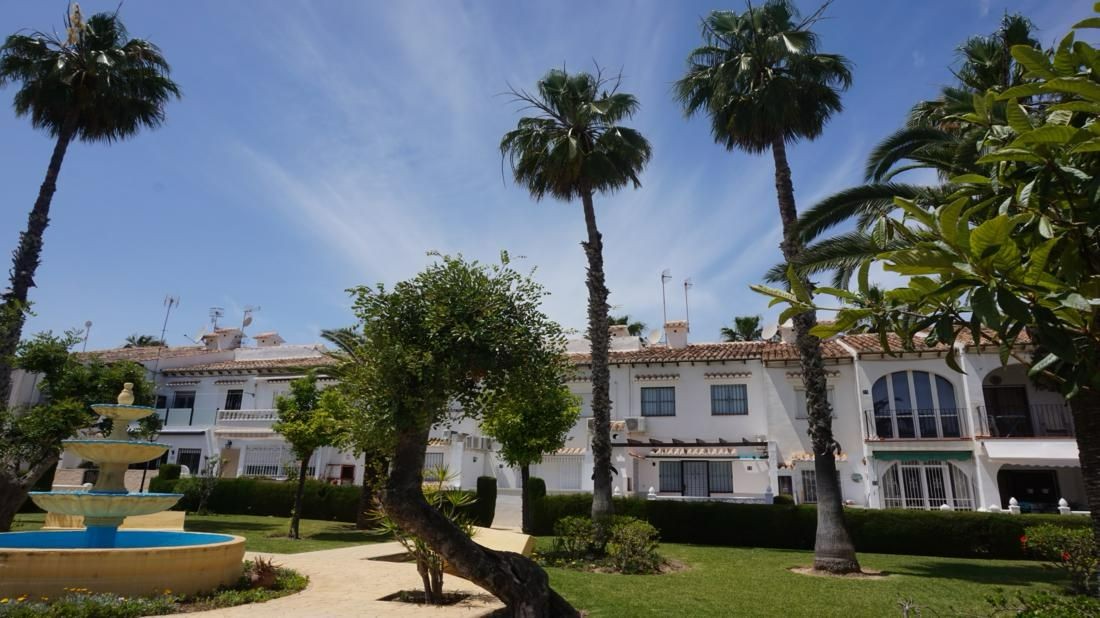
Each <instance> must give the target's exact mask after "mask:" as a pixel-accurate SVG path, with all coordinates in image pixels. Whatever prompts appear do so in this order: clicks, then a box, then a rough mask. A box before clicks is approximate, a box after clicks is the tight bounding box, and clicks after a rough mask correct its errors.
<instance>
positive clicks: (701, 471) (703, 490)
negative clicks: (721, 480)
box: [683, 461, 710, 496]
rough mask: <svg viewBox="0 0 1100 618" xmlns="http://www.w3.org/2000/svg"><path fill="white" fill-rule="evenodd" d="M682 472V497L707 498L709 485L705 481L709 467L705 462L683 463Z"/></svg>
mask: <svg viewBox="0 0 1100 618" xmlns="http://www.w3.org/2000/svg"><path fill="white" fill-rule="evenodd" d="M683 466H684V468H683V470H684V495H685V496H709V495H710V484H709V483H708V479H707V472H708V468H709V466H708V465H707V462H705V461H685V462H683Z"/></svg>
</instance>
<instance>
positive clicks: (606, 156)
mask: <svg viewBox="0 0 1100 618" xmlns="http://www.w3.org/2000/svg"><path fill="white" fill-rule="evenodd" d="M619 82H620V80H619V79H618V78H616V79H607V78H605V77H604V76H603V75H601V74H600V73H599V71H597V73H596V75H590V74H588V73H576V74H573V75H570V74H568V73H566V72H565V71H559V70H557V69H555V70H552V71H550V72H549V73H547V74H546V75H545V76H544V77H543V78H542V79H541V80H539V83H538V87H537V89H536V92H534V93H532V92H528V91H526V90H514V89H513V90H512V94H513V95H514V96H515V99H516V101H518V102H519V103H521V104H522V105H523V106H524V109H530V110H533V111H534V113H535V115H534V116H525V117H523V118H520V120H519V123H518V124H517V126H516V128H515V130H513V131H509V132H508V133H507V134H505V135H504V139H503V140H501V142H500V150H501V153H502V154H503V155H504V156H506V157H508V158H509V161H510V162H511V164H512V173H513V175H514V177H515V180H516V183H517V184H520V185H522V186H524V187H526V188H527V190H528V191H530V193H531V195H532V197H534V198H535V200H541V199H542V198H543V197H546V196H547V195H549V196H550V197H553V198H556V199H559V200H563V201H567V202H571V201H573V200H577V199H579V200H580V201H581V206H582V207H583V210H584V223H585V228H586V229H587V231H588V238H587V240H585V241H584V242H583V243H581V246H582V247H584V253H585V256H586V257H587V258H588V273H587V280H586V281H587V285H588V340H589V342H590V343H591V346H592V353H591V364H592V418H593V420H594V422H595V431H594V433H593V436H592V456H593V473H592V519H593V520H594V521H596V522H597V527H598V529H599V531H600V538H601V539H602V540H606V527H607V524H608V523H609V519H610V517H611V512H612V502H611V474H612V471H613V470H612V466H611V396H610V393H609V388H610V373H609V370H608V366H607V362H608V355H609V346H610V333H609V329H608V316H607V310H608V306H607V295H608V289H607V284H606V283H605V279H606V277H605V276H604V267H603V235H602V234H600V230H599V228H598V227H596V208H595V206H594V205H593V197H594V195H595V194H596V193H611V192H613V191H617V190H619V189H622V188H623V187H626V186H629V185H633V186H634V187H635V188H637V187H640V186H641V181H640V180H639V178H638V176H639V175H640V174H641V172H642V169H643V168H645V165H646V163H647V162H649V158H650V154H651V150H650V146H649V142H647V141H646V139H645V138H644V137H643V136H642V134H641V133H639V132H637V131H635V130H634V129H630V128H627V127H624V126H622V125H621V124H619V123H621V122H622V121H624V120H626V119H628V118H630V117H631V116H633V115H634V112H635V111H636V110H637V109H638V100H637V99H635V98H634V96H633V95H630V94H627V93H625V92H619Z"/></svg>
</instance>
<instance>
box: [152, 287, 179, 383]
mask: <svg viewBox="0 0 1100 618" xmlns="http://www.w3.org/2000/svg"><path fill="white" fill-rule="evenodd" d="M179 306H180V297H179V296H172V295H171V294H168V295H167V296H165V297H164V324H163V325H162V326H161V327H160V343H161V345H159V346H157V362H155V363H154V364H153V375H154V376H155V375H156V374H157V370H158V369H160V354H161V352H162V351H163V350H164V348H166V347H168V341H167V340H165V338H164V336H165V334H166V333H167V332H168V316H170V315H172V308H173V307H179Z"/></svg>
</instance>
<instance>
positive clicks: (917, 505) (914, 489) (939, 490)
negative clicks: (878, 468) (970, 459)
mask: <svg viewBox="0 0 1100 618" xmlns="http://www.w3.org/2000/svg"><path fill="white" fill-rule="evenodd" d="M880 485H881V486H882V499H883V506H885V507H886V508H888V509H924V510H931V509H938V508H940V507H941V506H943V505H944V504H947V505H949V506H950V507H951V508H953V509H955V510H957V511H972V510H974V492H973V491H972V489H971V486H970V477H969V476H968V475H967V474H966V473H965V472H963V471H962V468H959V467H958V466H956V465H955V464H953V463H951V462H949V461H899V462H895V463H893V464H891V465H890V467H888V468H886V471H885V472H883V474H882V478H881V483H880Z"/></svg>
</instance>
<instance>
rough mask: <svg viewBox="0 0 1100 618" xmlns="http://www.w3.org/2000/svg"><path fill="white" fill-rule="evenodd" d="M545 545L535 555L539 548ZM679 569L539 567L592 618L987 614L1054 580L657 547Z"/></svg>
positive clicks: (967, 563) (922, 559) (913, 561)
mask: <svg viewBox="0 0 1100 618" xmlns="http://www.w3.org/2000/svg"><path fill="white" fill-rule="evenodd" d="M549 543H550V539H549V538H540V539H539V547H540V548H542V549H549ZM660 551H661V554H662V555H663V556H664V557H666V558H669V559H672V560H676V561H679V562H682V563H684V564H685V565H686V567H687V568H686V569H685V570H682V571H678V572H674V573H667V574H663V575H615V574H605V573H588V572H580V571H573V570H566V569H561V568H548V569H547V571H548V572H549V574H550V583H551V585H552V586H553V587H554V589H555V590H557V591H558V592H559V593H561V594H562V595H563V596H564V597H565V598H566V599H568V600H569V601H570V602H571V603H573V604H574V606H575V607H577V608H579V609H584V610H587V611H589V612H590V614H589V615H591V616H593V617H596V616H673V615H678V616H729V615H740V616H815V617H824V616H838V617H841V616H842V617H844V618H853V617H856V616H876V617H878V616H901V615H902V614H901V610H900V607H899V605H898V604H899V602H900V601H902V600H906V599H907V600H909V601H912V602H914V603H916V604H917V605H918V606H920V607H922V608H924V609H923V610H922V613H923V614H924V615H936V616H952V615H963V614H967V615H989V614H990V611H989V606H988V605H987V604H986V597H988V596H989V595H991V594H993V593H994V592H995V591H996V589H997V588H998V587H999V588H1001V589H1003V590H1004V591H1005V592H1006V593H1009V594H1012V593H1014V592H1015V591H1016V590H1027V591H1031V592H1036V591H1039V590H1046V591H1054V590H1057V589H1058V584H1059V583H1061V582H1060V580H1059V574H1058V573H1057V572H1055V571H1052V570H1049V569H1046V568H1044V567H1043V566H1042V565H1041V564H1040V563H1036V562H1025V561H1011V560H967V559H960V558H932V557H927V556H897V555H887V554H861V555H860V562H861V564H862V565H863V566H864V567H865V568H867V569H875V570H881V571H885V572H888V573H890V574H892V576H891V577H889V578H887V579H885V580H881V581H875V580H853V579H842V578H824V577H814V576H809V575H799V574H796V573H791V572H789V571H788V570H787V569H788V568H790V567H795V566H808V565H810V564H811V563H812V561H813V554H812V553H811V552H806V551H791V550H776V549H750V548H739V547H704V546H695V545H676V544H664V545H661V549H660Z"/></svg>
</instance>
